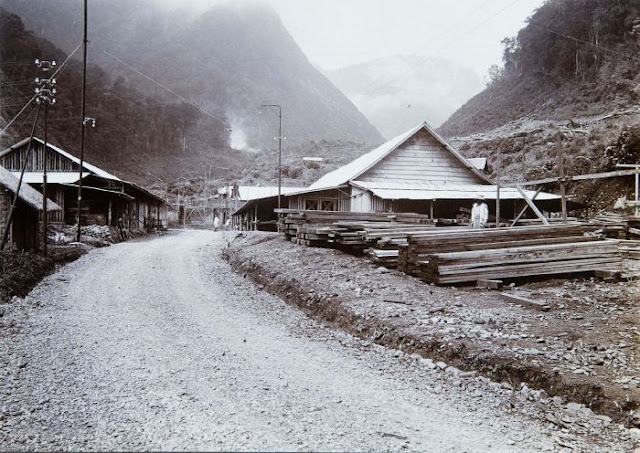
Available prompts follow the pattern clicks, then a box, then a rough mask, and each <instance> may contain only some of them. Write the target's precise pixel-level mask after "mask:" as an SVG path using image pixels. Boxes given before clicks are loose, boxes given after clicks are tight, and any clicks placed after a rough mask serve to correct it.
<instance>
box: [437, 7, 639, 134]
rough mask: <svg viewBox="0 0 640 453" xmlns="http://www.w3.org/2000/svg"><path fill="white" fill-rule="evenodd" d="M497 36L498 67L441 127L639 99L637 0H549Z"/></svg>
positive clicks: (591, 109) (479, 127)
mask: <svg viewBox="0 0 640 453" xmlns="http://www.w3.org/2000/svg"><path fill="white" fill-rule="evenodd" d="M503 43H504V45H505V49H504V55H503V61H504V65H503V67H494V68H492V70H491V74H490V75H491V81H490V83H489V86H488V87H487V88H486V89H485V90H484V91H482V92H481V93H479V94H478V95H476V96H475V97H474V98H472V99H471V100H470V101H469V102H467V104H465V105H464V106H463V107H461V108H460V109H459V110H458V111H457V112H456V113H454V114H453V115H452V116H451V118H449V120H447V121H446V122H445V123H444V124H443V125H442V127H441V128H440V131H441V132H442V133H443V134H444V135H446V136H454V135H467V134H472V133H476V132H482V131H486V130H488V129H491V128H495V127H498V126H500V125H502V124H505V123H507V122H509V121H513V120H515V119H518V118H521V117H524V116H527V115H535V116H536V117H537V118H547V119H564V118H571V117H576V116H581V115H596V114H600V113H603V112H609V111H612V110H615V109H624V108H629V107H631V106H635V105H637V103H638V101H639V100H640V88H639V83H640V78H639V72H640V0H549V1H547V2H545V3H544V4H543V5H542V6H541V7H540V8H538V9H537V10H536V11H535V12H534V14H533V15H532V16H531V17H529V19H528V20H527V25H526V26H525V27H524V28H522V29H521V30H520V32H519V33H518V34H517V36H516V37H513V38H506V39H505V40H504V41H503Z"/></svg>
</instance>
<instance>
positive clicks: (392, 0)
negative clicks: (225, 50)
mask: <svg viewBox="0 0 640 453" xmlns="http://www.w3.org/2000/svg"><path fill="white" fill-rule="evenodd" d="M158 1H159V2H162V3H165V5H167V6H168V5H172V6H173V7H175V6H176V5H177V4H178V2H176V1H175V0H158ZM223 1H226V2H229V1H230V0H185V1H183V2H180V3H179V4H180V7H181V8H184V7H190V8H193V9H194V10H198V9H200V10H202V9H205V8H206V7H207V6H208V5H210V4H213V3H220V2H223ZM237 1H239V0H231V2H237ZM241 1H245V2H246V0H241ZM251 1H256V0H251ZM259 1H262V2H266V3H269V4H271V5H272V6H273V7H274V8H275V9H276V11H277V12H278V13H279V14H280V17H281V18H282V21H283V22H284V24H285V26H286V27H287V29H288V30H289V32H290V33H291V35H292V36H293V38H294V39H295V40H296V42H297V43H298V45H299V46H300V47H301V48H302V50H303V51H304V52H305V54H306V55H307V57H308V58H309V60H310V61H311V62H312V63H313V64H314V65H315V66H317V67H318V68H320V69H321V70H332V69H337V68H340V67H344V66H349V65H351V64H355V63H362V62H365V61H369V60H373V59H377V58H384V57H388V56H392V55H399V54H403V55H406V54H419V55H425V56H444V57H447V58H449V59H450V60H452V61H454V62H456V63H458V64H461V65H464V66H467V67H469V68H471V69H473V70H474V71H475V72H476V73H477V74H478V75H479V76H485V75H486V74H487V71H488V69H489V67H490V66H491V65H493V64H500V63H501V56H502V44H501V43H500V41H502V39H503V38H505V37H509V36H514V35H515V34H516V33H517V32H518V30H519V29H520V28H522V26H523V25H524V23H525V19H526V18H527V17H528V16H530V15H531V13H532V12H533V11H534V10H535V9H536V8H537V7H539V6H540V5H542V3H543V2H544V0H259Z"/></svg>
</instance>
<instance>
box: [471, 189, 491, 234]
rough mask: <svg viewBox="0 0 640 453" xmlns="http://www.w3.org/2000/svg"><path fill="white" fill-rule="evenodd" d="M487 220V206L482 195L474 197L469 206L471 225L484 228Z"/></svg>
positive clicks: (475, 227)
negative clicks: (471, 204) (470, 206)
mask: <svg viewBox="0 0 640 453" xmlns="http://www.w3.org/2000/svg"><path fill="white" fill-rule="evenodd" d="M488 220H489V206H487V203H485V202H484V198H483V197H479V198H476V200H475V202H474V203H473V207H472V208H471V226H472V227H473V228H474V229H478V228H484V227H485V225H486V224H487V221H488Z"/></svg>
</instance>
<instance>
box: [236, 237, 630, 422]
mask: <svg viewBox="0 0 640 453" xmlns="http://www.w3.org/2000/svg"><path fill="white" fill-rule="evenodd" d="M223 256H224V258H225V259H226V260H227V261H228V262H229V263H230V265H231V266H232V267H233V269H234V270H235V271H236V272H238V273H240V274H242V275H244V276H245V277H247V278H250V279H251V280H252V281H253V282H255V283H256V284H257V285H258V286H259V287H260V288H261V289H264V290H265V291H268V292H269V293H271V294H274V295H277V296H279V297H280V298H282V299H283V300H284V301H285V302H287V303H288V304H290V305H293V306H296V307H298V308H300V309H301V310H303V311H304V312H305V313H306V314H307V315H308V316H310V317H312V318H314V319H316V320H320V321H322V322H325V323H327V324H329V325H331V326H334V327H337V328H340V329H343V330H345V331H347V332H349V333H351V334H352V335H354V336H357V337H359V338H361V339H363V340H366V341H370V342H372V343H376V344H379V345H383V346H387V347H390V348H395V349H399V350H402V351H404V352H406V353H408V354H417V355H419V356H422V357H424V358H427V359H431V360H433V366H434V367H435V366H437V367H442V368H444V367H449V366H450V367H455V369H457V370H460V372H461V373H479V374H480V375H483V376H485V377H487V378H490V379H491V380H492V381H494V382H496V383H500V385H501V386H503V387H504V388H510V389H515V390H520V389H537V390H536V391H537V396H538V397H539V398H549V399H551V398H554V397H555V398H556V400H557V399H559V398H561V399H562V400H564V401H565V402H566V403H568V404H574V405H576V403H581V404H583V405H584V406H581V410H587V411H591V410H592V411H594V412H595V413H597V414H601V415H602V416H605V420H606V419H608V418H609V417H610V419H612V420H615V421H617V422H620V423H623V424H624V425H625V426H627V427H629V428H631V427H633V426H638V425H640V414H638V412H637V409H638V407H639V404H638V403H639V401H640V363H639V360H638V343H639V342H638V339H639V338H638V337H639V336H640V323H639V320H640V310H639V307H638V301H639V300H640V286H639V285H638V283H637V282H625V283H605V282H599V281H596V280H593V279H591V280H589V279H586V280H585V279H573V280H550V281H545V282H538V283H529V284H523V285H518V286H515V287H514V286H512V287H511V288H509V289H507V290H506V291H505V292H506V293H509V294H515V295H520V296H522V295H526V296H527V297H533V298H536V299H544V305H545V306H546V307H548V308H549V311H545V312H542V311H538V310H534V309H532V308H527V307H522V306H520V305H515V304H512V303H510V302H508V301H506V300H505V299H503V298H502V297H501V296H500V294H499V292H497V291H491V290H487V289H478V288H471V287H437V286H433V285H429V284H426V283H424V282H421V281H420V280H418V279H416V278H413V277H409V276H407V275H405V274H403V273H401V272H399V271H396V270H388V269H385V268H380V267H376V266H375V265H373V264H371V263H370V262H368V261H366V260H364V259H362V258H359V257H354V256H351V255H347V254H345V253H342V252H340V251H337V250H333V249H324V248H313V247H305V246H299V245H296V244H294V243H291V242H289V241H286V240H285V239H284V238H283V237H281V236H278V235H276V234H269V233H238V234H236V237H235V238H234V239H233V240H231V241H229V244H228V247H227V248H226V249H225V251H224V252H223ZM576 406H578V405H576ZM634 411H636V412H635V414H634Z"/></svg>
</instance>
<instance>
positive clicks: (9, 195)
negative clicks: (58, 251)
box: [0, 166, 62, 250]
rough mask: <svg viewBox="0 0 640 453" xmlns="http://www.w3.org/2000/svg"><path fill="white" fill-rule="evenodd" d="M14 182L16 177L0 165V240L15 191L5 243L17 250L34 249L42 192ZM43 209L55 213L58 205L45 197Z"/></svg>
mask: <svg viewBox="0 0 640 453" xmlns="http://www.w3.org/2000/svg"><path fill="white" fill-rule="evenodd" d="M18 185H19V179H18V178H16V177H15V176H14V175H13V174H12V173H11V172H10V171H8V170H7V169H6V168H4V167H2V166H0V241H2V240H3V237H4V232H5V230H6V227H7V222H8V221H9V212H10V210H11V204H12V203H13V201H14V199H15V197H16V194H17V197H18V199H17V201H16V205H15V209H14V212H13V218H12V222H11V225H10V226H9V230H8V233H9V236H8V243H9V245H10V246H11V247H13V248H17V249H19V250H29V249H38V248H40V243H41V235H40V221H41V217H42V210H43V203H42V194H41V193H40V192H38V191H37V190H35V189H34V188H32V187H30V186H29V185H28V184H22V185H21V186H20V190H18ZM47 210H48V211H49V212H54V213H59V212H60V211H62V208H61V207H60V206H58V205H57V204H56V203H54V202H53V201H51V200H47Z"/></svg>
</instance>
